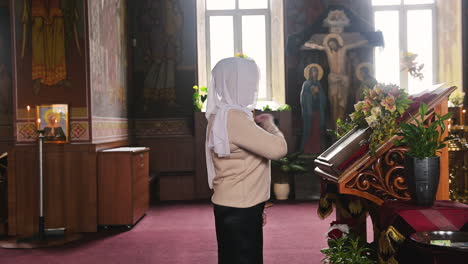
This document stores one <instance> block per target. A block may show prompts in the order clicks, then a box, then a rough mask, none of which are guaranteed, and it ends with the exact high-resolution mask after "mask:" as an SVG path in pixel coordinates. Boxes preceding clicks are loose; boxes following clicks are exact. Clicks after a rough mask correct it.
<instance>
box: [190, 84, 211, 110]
mask: <svg viewBox="0 0 468 264" xmlns="http://www.w3.org/2000/svg"><path fill="white" fill-rule="evenodd" d="M207 98H208V88H207V87H205V86H201V87H198V85H194V86H193V96H192V100H193V106H194V107H195V112H201V111H202V109H203V105H204V103H205V101H206V99H207Z"/></svg>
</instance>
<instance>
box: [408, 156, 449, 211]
mask: <svg viewBox="0 0 468 264" xmlns="http://www.w3.org/2000/svg"><path fill="white" fill-rule="evenodd" d="M405 167H406V182H407V184H408V191H409V193H410V195H411V198H412V200H413V201H414V202H415V203H416V205H419V206H432V205H433V204H434V201H435V197H436V194H437V187H438V186H439V177H440V159H439V157H428V158H423V159H419V158H414V157H406V158H405Z"/></svg>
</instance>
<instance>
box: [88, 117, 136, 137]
mask: <svg viewBox="0 0 468 264" xmlns="http://www.w3.org/2000/svg"><path fill="white" fill-rule="evenodd" d="M92 130H93V131H92V135H93V136H92V141H93V143H104V142H111V141H117V140H128V137H129V134H128V132H129V124H128V119H126V118H103V117H93V128H92Z"/></svg>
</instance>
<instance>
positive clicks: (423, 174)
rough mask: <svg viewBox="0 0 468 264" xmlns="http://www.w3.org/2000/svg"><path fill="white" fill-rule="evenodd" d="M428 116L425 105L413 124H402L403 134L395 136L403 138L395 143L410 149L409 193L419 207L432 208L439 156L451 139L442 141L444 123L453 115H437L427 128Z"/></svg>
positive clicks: (406, 167)
mask: <svg viewBox="0 0 468 264" xmlns="http://www.w3.org/2000/svg"><path fill="white" fill-rule="evenodd" d="M427 113H428V107H427V105H426V104H424V103H421V104H420V106H419V115H420V118H419V119H418V118H416V117H414V116H411V119H412V121H413V122H412V123H408V124H405V123H401V124H400V126H401V128H400V130H401V131H400V132H398V133H396V135H398V136H401V137H402V138H401V139H399V140H396V141H395V143H394V144H395V145H396V146H407V147H408V152H407V153H406V157H405V169H406V174H407V179H406V181H407V185H408V191H409V193H410V195H411V197H412V199H413V201H414V202H416V204H417V205H420V206H431V205H432V204H433V203H434V200H435V196H436V193H437V187H438V185H439V177H440V159H439V156H437V153H438V152H439V150H440V149H442V148H444V147H445V146H446V144H445V142H446V141H447V140H448V137H446V138H442V136H443V135H444V132H445V130H446V126H445V124H444V121H446V120H448V119H449V118H450V117H451V116H452V113H448V114H446V115H444V116H440V115H439V114H437V113H435V116H436V117H435V118H434V120H432V123H430V124H428V125H426V124H425V123H424V120H425V117H426V115H427Z"/></svg>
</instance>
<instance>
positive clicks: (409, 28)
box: [372, 0, 437, 94]
mask: <svg viewBox="0 0 468 264" xmlns="http://www.w3.org/2000/svg"><path fill="white" fill-rule="evenodd" d="M372 5H373V9H374V21H375V28H376V30H380V31H382V33H383V36H384V40H385V48H377V49H375V71H376V72H375V76H376V79H377V80H378V81H379V82H385V83H395V84H398V85H400V86H401V87H403V88H406V89H407V90H408V92H409V93H410V94H415V93H419V92H421V91H423V90H425V89H427V88H430V87H431V86H432V85H433V84H435V83H436V81H437V78H436V76H437V75H436V74H435V73H436V70H437V69H436V65H437V64H436V59H437V56H436V50H437V42H436V30H437V27H436V4H435V0H372ZM408 52H410V53H414V54H417V55H418V56H417V58H416V60H415V62H417V63H418V64H424V67H423V69H422V74H423V76H424V77H423V79H419V78H415V77H412V76H411V75H409V74H408V72H407V71H401V65H400V60H401V57H402V55H403V54H407V53H408Z"/></svg>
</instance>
